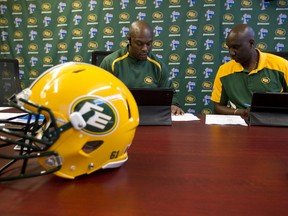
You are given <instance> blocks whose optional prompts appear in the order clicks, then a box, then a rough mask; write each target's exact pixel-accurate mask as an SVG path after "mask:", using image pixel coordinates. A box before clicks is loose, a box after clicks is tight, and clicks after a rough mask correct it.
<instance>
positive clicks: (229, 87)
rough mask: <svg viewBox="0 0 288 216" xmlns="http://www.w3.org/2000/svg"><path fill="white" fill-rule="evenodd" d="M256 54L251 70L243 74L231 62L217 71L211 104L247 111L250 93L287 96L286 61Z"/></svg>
mask: <svg viewBox="0 0 288 216" xmlns="http://www.w3.org/2000/svg"><path fill="white" fill-rule="evenodd" d="M257 51H258V52H259V62H258V66H257V68H256V69H255V70H252V71H250V72H248V71H245V70H244V68H243V67H242V65H241V64H239V63H237V62H235V61H234V60H231V61H229V62H228V63H226V64H223V65H221V66H220V67H219V70H218V72H217V74H216V77H215V80H214V86H213V92H212V96H211V100H212V101H214V102H216V103H220V104H223V105H228V104H229V102H232V103H233V104H234V105H235V106H236V108H247V104H251V99H252V95H253V93H254V92H287V91H288V86H287V83H288V61H287V60H285V59H284V58H281V57H279V56H276V55H272V54H269V53H263V52H260V51H259V50H257Z"/></svg>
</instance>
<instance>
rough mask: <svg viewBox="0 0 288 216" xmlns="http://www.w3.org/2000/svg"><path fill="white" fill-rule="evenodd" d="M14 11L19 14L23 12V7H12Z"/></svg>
mask: <svg viewBox="0 0 288 216" xmlns="http://www.w3.org/2000/svg"><path fill="white" fill-rule="evenodd" d="M12 11H13V12H15V13H19V12H21V11H22V6H21V5H20V4H14V5H12Z"/></svg>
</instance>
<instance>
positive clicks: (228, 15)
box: [223, 13, 234, 22]
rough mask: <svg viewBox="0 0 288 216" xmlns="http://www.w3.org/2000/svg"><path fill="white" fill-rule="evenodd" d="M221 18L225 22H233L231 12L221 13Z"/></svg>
mask: <svg viewBox="0 0 288 216" xmlns="http://www.w3.org/2000/svg"><path fill="white" fill-rule="evenodd" d="M223 20H224V21H225V22H233V21H234V15H233V14H231V13H225V14H224V15H223Z"/></svg>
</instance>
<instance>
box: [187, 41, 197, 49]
mask: <svg viewBox="0 0 288 216" xmlns="http://www.w3.org/2000/svg"><path fill="white" fill-rule="evenodd" d="M186 46H187V47H189V48H193V47H196V46H197V41H196V40H194V39H190V40H187V41H186Z"/></svg>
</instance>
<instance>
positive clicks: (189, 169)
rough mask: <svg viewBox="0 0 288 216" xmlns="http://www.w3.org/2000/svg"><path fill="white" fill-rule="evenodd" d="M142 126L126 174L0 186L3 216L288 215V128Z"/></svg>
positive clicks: (124, 168)
mask: <svg viewBox="0 0 288 216" xmlns="http://www.w3.org/2000/svg"><path fill="white" fill-rule="evenodd" d="M199 117H200V119H201V120H200V121H189V122H173V125H172V126H140V127H138V128H137V131H136V136H135V139H134V142H133V144H132V146H131V148H130V150H129V160H128V161H127V163H126V164H124V165H123V166H122V167H121V168H119V169H113V170H105V171H104V170H101V171H97V172H94V173H92V174H90V175H85V176H81V177H78V178H76V179H75V180H67V179H62V178H60V177H57V176H55V175H53V174H51V175H46V176H41V177H35V178H30V179H23V180H17V181H9V182H0V197H1V202H0V209H1V210H0V215H5V216H6V215H9V216H11V215H12V216H13V215H21V216H26V215H41V216H44V215H65V216H66V215H83V216H84V215H85V216H87V215H88V216H89V215H105V216H109V215H111V216H112V215H125V216H129V215H133V216H134V215H136V216H137V215H141V216H142V215H149V216H150V215H156V216H160V215H165V216H166V215H171V216H181V215H183V216H184V215H187V216H188V215H189V216H191V215H205V216H207V215H221V216H222V215H229V216H232V215H233V216H235V215H241V216H242V215H245V216H247V215H253V216H256V215H259V216H260V215H261V216H263V215H269V216H274V215H283V216H284V215H288V129H287V128H280V127H256V126H251V127H245V126H232V125H205V115H200V116H199Z"/></svg>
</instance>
